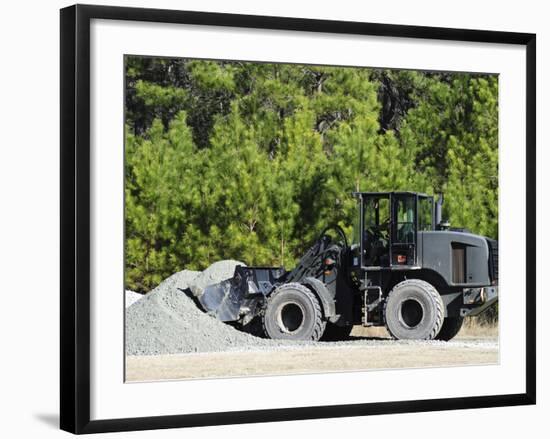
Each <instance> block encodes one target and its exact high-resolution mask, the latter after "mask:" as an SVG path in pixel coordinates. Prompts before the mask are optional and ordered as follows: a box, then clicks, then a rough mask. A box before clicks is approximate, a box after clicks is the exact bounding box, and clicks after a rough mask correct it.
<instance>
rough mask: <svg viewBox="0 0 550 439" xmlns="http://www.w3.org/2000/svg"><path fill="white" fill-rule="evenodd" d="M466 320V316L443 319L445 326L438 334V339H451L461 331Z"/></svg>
mask: <svg viewBox="0 0 550 439" xmlns="http://www.w3.org/2000/svg"><path fill="white" fill-rule="evenodd" d="M463 322H464V317H447V318H445V320H444V321H443V326H441V330H440V331H439V334H437V335H436V337H435V339H436V340H443V341H449V340H451V339H452V338H454V337H455V336H456V334H458V333H459V331H460V328H462V323H463Z"/></svg>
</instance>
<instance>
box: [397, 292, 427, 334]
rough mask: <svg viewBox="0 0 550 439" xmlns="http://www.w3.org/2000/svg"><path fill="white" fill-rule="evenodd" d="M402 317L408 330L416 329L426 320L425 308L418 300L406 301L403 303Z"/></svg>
mask: <svg viewBox="0 0 550 439" xmlns="http://www.w3.org/2000/svg"><path fill="white" fill-rule="evenodd" d="M400 317H401V318H400V320H401V322H403V324H404V325H405V326H406V327H407V328H411V329H412V328H416V327H417V326H418V325H419V324H420V322H422V319H423V318H424V308H423V307H422V304H421V303H420V302H419V301H418V300H415V299H407V300H404V301H403V302H402V303H401V309H400Z"/></svg>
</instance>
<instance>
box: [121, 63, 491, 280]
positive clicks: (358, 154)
mask: <svg viewBox="0 0 550 439" xmlns="http://www.w3.org/2000/svg"><path fill="white" fill-rule="evenodd" d="M497 109H498V79H497V78H496V77H494V76H490V75H466V74H433V73H422V72H405V71H386V70H374V69H366V68H361V69H358V68H344V67H322V66H305V65H288V64H262V63H246V62H226V61H223V62H217V61H199V60H185V59H160V58H144V57H133V56H128V57H127V58H126V144H125V154H126V169H125V177H126V183H125V184H126V185H125V196H126V211H125V218H126V222H125V226H126V285H127V287H128V288H131V289H133V290H136V291H147V290H149V289H150V288H151V287H152V286H154V285H156V284H158V283H159V282H160V281H161V280H162V279H164V278H165V277H167V276H168V275H170V274H171V273H173V272H175V271H178V270H181V269H183V268H188V269H204V268H205V267H207V266H208V265H209V264H211V263H212V262H214V261H216V260H219V259H227V258H232V259H238V260H242V261H244V262H246V263H247V264H251V265H252V264H254V265H270V266H271V265H274V266H286V267H292V266H293V264H294V263H295V262H296V261H297V259H298V258H299V257H300V256H301V255H302V254H303V252H304V251H305V250H306V249H307V247H308V246H309V245H310V244H311V242H312V241H313V240H314V239H315V238H316V236H317V234H318V233H319V232H321V230H322V229H323V228H324V227H325V226H326V225H329V224H339V225H340V226H342V227H343V228H344V230H346V232H348V233H349V235H350V237H351V233H352V225H353V223H354V221H356V218H355V217H356V206H355V201H354V200H353V199H352V198H351V196H350V193H351V192H352V191H354V190H370V191H385V190H412V191H422V192H427V193H430V194H433V193H436V192H440V191H443V192H445V194H446V204H445V206H446V212H445V213H446V215H447V217H448V219H449V220H450V221H451V223H452V224H453V225H454V226H464V227H468V228H469V229H470V230H472V231H473V232H475V233H480V234H485V235H487V236H491V237H497V234H498V223H497V213H498V211H497V206H498V131H497V130H498V114H497Z"/></svg>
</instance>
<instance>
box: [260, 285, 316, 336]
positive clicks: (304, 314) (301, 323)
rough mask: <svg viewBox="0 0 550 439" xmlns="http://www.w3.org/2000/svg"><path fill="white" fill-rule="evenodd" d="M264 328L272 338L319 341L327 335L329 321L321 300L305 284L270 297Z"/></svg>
mask: <svg viewBox="0 0 550 439" xmlns="http://www.w3.org/2000/svg"><path fill="white" fill-rule="evenodd" d="M262 324H263V327H264V332H265V334H266V335H267V336H268V337H269V338H273V339H278V340H313V341H317V340H319V339H320V338H321V336H322V335H323V332H324V330H325V326H326V321H325V320H324V318H323V311H322V309H321V304H320V303H319V300H318V299H317V296H315V294H314V293H313V292H312V291H311V290H310V289H309V288H307V287H305V286H303V285H301V284H298V283H289V284H284V285H281V286H280V287H279V288H277V289H276V290H275V291H274V292H273V293H272V294H271V295H270V296H269V299H268V300H267V304H266V307H265V309H264V311H263V313H262Z"/></svg>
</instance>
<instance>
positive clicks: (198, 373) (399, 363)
mask: <svg viewBox="0 0 550 439" xmlns="http://www.w3.org/2000/svg"><path fill="white" fill-rule="evenodd" d="M377 331H378V332H375V333H372V332H365V330H364V329H362V328H357V330H355V329H354V332H353V333H352V336H353V337H352V340H350V341H348V342H345V343H322V344H319V345H316V346H312V347H309V346H308V347H299V346H293V347H288V348H287V347H285V348H280V347H279V348H276V349H261V350H257V351H246V352H235V351H230V352H216V353H199V354H181V355H157V356H139V357H138V356H130V357H127V359H126V381H156V380H173V379H193V378H217V377H236V376H258V375H288V374H301V373H316V372H317V373H319V372H337V371H352V370H368V369H393V368H414V367H436V366H440V367H443V366H458V365H480V364H496V363H498V361H499V354H498V338H497V336H496V335H495V334H494V332H495V331H493V332H492V333H485V334H483V335H482V336H480V334H477V333H476V334H468V332H465V333H464V334H461V335H460V336H459V337H457V338H455V339H454V340H452V341H450V342H434V341H395V340H389V339H388V338H387V333H385V332H384V331H383V330H380V329H378V330H377Z"/></svg>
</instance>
